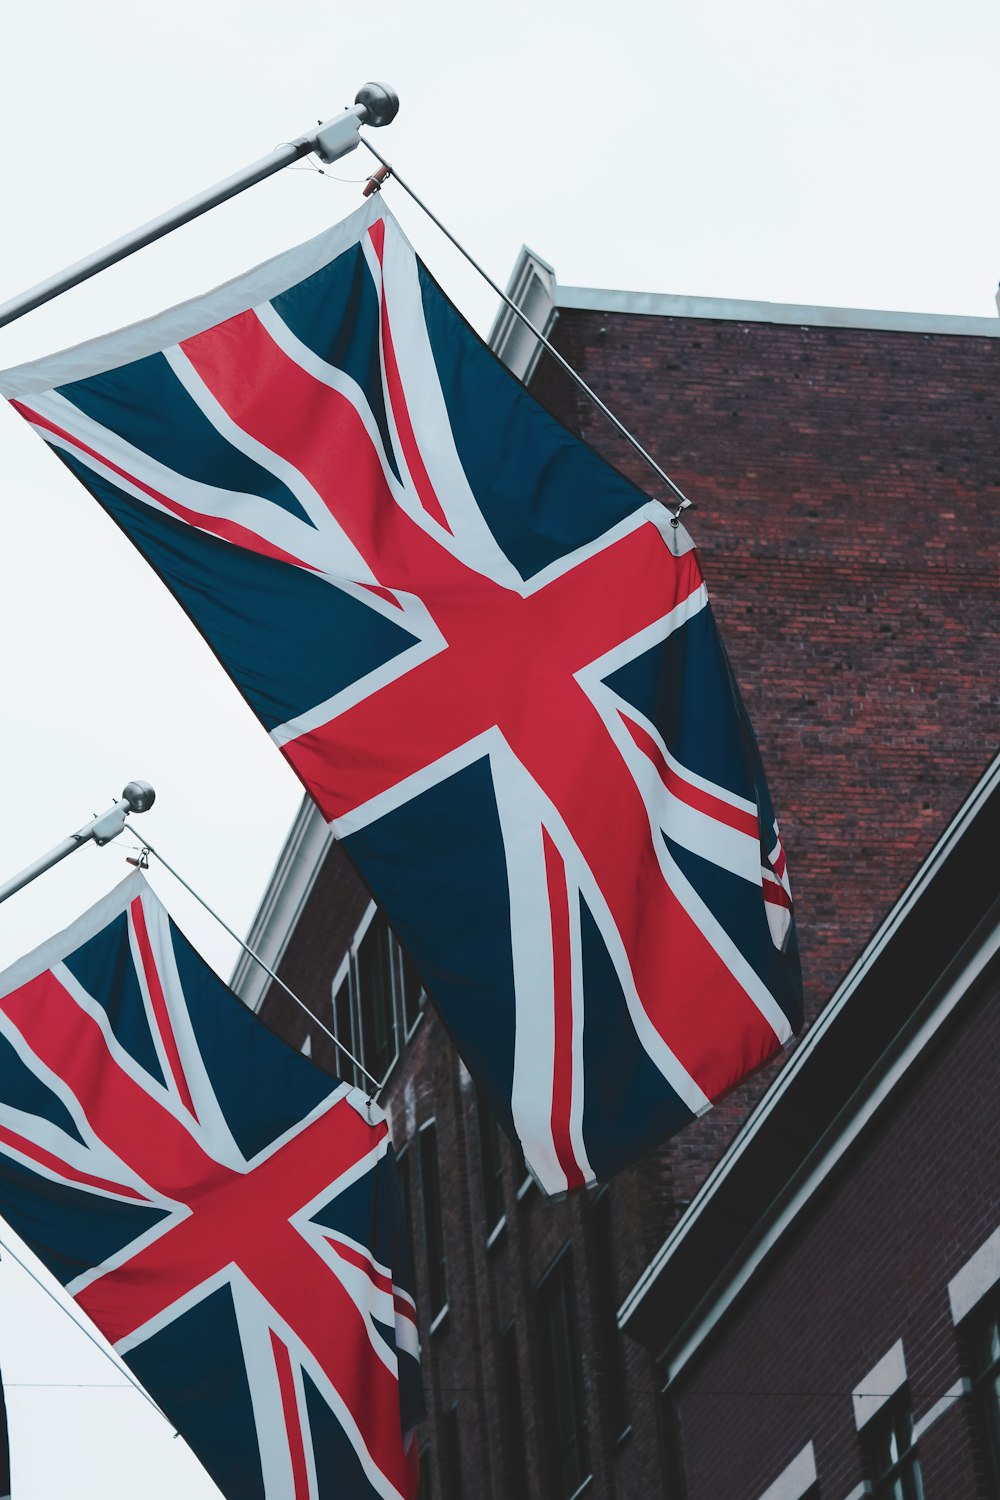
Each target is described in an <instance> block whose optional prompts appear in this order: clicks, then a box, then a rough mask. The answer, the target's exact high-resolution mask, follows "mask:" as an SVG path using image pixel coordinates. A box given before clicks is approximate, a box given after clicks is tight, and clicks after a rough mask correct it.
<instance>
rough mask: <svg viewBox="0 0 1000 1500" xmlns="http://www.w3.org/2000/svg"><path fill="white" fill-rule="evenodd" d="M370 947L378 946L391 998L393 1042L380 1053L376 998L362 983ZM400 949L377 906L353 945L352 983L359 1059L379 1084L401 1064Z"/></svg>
mask: <svg viewBox="0 0 1000 1500" xmlns="http://www.w3.org/2000/svg"><path fill="white" fill-rule="evenodd" d="M366 945H367V946H368V948H369V950H370V949H371V947H372V946H373V945H378V946H377V949H376V951H377V952H378V959H377V960H376V963H377V966H378V968H379V969H380V970H381V971H382V972H381V976H380V977H381V979H382V982H383V983H384V985H385V987H386V991H387V994H388V1028H387V1035H388V1036H389V1037H391V1041H390V1043H389V1045H388V1046H384V1045H380V1046H378V1047H377V1049H376V1037H377V1033H378V1022H379V1020H380V1016H379V1014H378V1013H377V1012H376V1010H375V1007H374V1004H373V1003H372V997H371V996H370V995H368V996H367V997H366V989H367V988H368V986H367V985H366V984H365V983H364V982H363V980H362V962H363V957H362V955H363V950H364V949H365V948H366ZM398 946H399V945H398V944H397V942H396V939H395V937H394V936H393V932H392V928H391V927H390V926H389V922H388V919H387V917H386V916H385V914H384V913H383V912H382V910H381V909H380V908H379V907H378V906H376V905H375V903H374V902H373V903H372V905H371V906H370V907H369V909H368V911H367V912H366V913H365V917H364V919H363V920H362V922H361V923H359V925H358V931H357V933H356V934H355V938H354V942H353V943H352V944H351V968H350V976H351V980H350V982H351V993H352V1006H353V1013H354V1025H355V1036H356V1037H357V1038H358V1041H359V1046H358V1050H357V1052H356V1053H355V1056H356V1057H357V1058H358V1059H359V1061H360V1062H362V1063H363V1064H364V1066H365V1067H366V1068H367V1069H368V1072H369V1073H370V1074H371V1075H372V1077H373V1078H377V1079H378V1081H379V1083H383V1082H384V1081H385V1079H387V1078H388V1077H389V1074H390V1073H391V1072H392V1070H393V1068H394V1067H395V1066H396V1064H397V1063H398V1062H399V1057H400V1053H401V1051H402V1040H401V1036H402V1028H401V1026H400V1024H399V1020H400V1018H399V1011H400V1004H399V1000H400V997H399V989H400V977H399V975H400V965H399V961H398V957H397V954H398ZM364 961H365V962H367V961H369V955H368V953H365V954H364ZM366 1000H367V1003H366ZM369 1030H371V1031H373V1032H374V1033H375V1035H373V1036H371V1037H370V1036H369Z"/></svg>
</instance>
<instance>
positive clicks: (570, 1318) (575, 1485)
mask: <svg viewBox="0 0 1000 1500" xmlns="http://www.w3.org/2000/svg"><path fill="white" fill-rule="evenodd" d="M538 1323H539V1346H540V1349H541V1356H542V1396H543V1402H544V1404H543V1417H544V1436H545V1445H546V1449H547V1454H548V1463H549V1474H550V1494H551V1495H552V1497H553V1500H572V1496H574V1495H576V1494H577V1493H578V1491H579V1490H580V1488H581V1487H582V1485H583V1484H584V1483H585V1482H586V1481H587V1480H588V1479H589V1478H590V1448H589V1443H588V1438H587V1414H586V1407H585V1405H584V1400H583V1377H582V1369H581V1364H580V1340H579V1335H578V1333H577V1319H576V1297H575V1295H574V1291H573V1257H572V1254H571V1252H570V1251H569V1249H566V1250H565V1251H563V1253H562V1255H560V1257H559V1259H558V1260H557V1261H556V1263H555V1265H554V1266H553V1267H552V1269H551V1270H550V1271H549V1272H548V1273H547V1275H546V1276H545V1278H544V1280H543V1281H542V1282H541V1285H540V1286H539V1288H538Z"/></svg>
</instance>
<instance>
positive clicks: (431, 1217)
mask: <svg viewBox="0 0 1000 1500" xmlns="http://www.w3.org/2000/svg"><path fill="white" fill-rule="evenodd" d="M417 1142H418V1150H419V1154H420V1191H421V1196H422V1198H423V1206H424V1256H425V1259H424V1269H425V1271H426V1273H427V1295H428V1298H429V1301H430V1315H431V1332H433V1330H434V1327H435V1324H436V1323H437V1321H438V1319H440V1318H441V1317H442V1316H443V1314H444V1312H445V1310H446V1308H447V1306H448V1275H447V1264H446V1261H445V1253H444V1226H443V1224H442V1221H441V1180H440V1176H439V1174H438V1154H437V1130H436V1128H435V1125H434V1121H433V1120H429V1121H428V1122H427V1124H426V1125H422V1126H421V1127H420V1131H419V1134H418V1136H417Z"/></svg>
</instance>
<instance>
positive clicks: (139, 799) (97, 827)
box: [0, 781, 156, 901]
mask: <svg viewBox="0 0 1000 1500" xmlns="http://www.w3.org/2000/svg"><path fill="white" fill-rule="evenodd" d="M155 800H156V793H155V792H154V791H153V788H152V787H151V786H150V784H149V782H148V781H130V782H129V784H128V786H127V787H126V788H125V790H124V791H123V792H122V794H121V796H120V797H119V799H118V801H117V802H113V803H112V804H111V806H110V807H109V808H108V810H107V812H103V813H101V814H100V815H99V816H98V817H96V818H91V820H90V822H89V823H84V825H83V827H82V828H80V829H78V830H77V832H76V833H71V834H70V835H69V838H65V839H63V841H62V843H61V844H57V845H56V846H55V848H54V849H50V850H49V852H48V854H42V855H41V856H40V857H39V858H38V859H36V860H34V861H33V862H32V863H31V864H30V865H28V866H27V867H26V868H25V869H23V870H22V871H21V873H20V874H19V875H14V876H12V878H11V879H10V880H8V881H6V882H5V883H4V884H3V885H0V901H6V900H7V897H8V896H13V894H14V892H15V891H20V890H22V889H23V888H24V886H26V885H30V884H31V882H32V881H33V880H34V879H36V878H37V876H39V875H43V874H44V873H45V871H46V870H50V869H51V868H52V866H53V865H57V864H58V863H59V861H60V860H61V859H65V858H66V856H67V854H73V853H75V852H76V850H77V849H82V848H83V846H84V844H86V843H89V842H90V840H91V839H93V841H94V843H95V844H97V846H98V847H100V846H101V845H102V844H108V843H110V842H111V840H112V839H116V838H117V837H118V835H119V834H120V833H121V831H122V829H123V828H124V827H125V819H126V818H127V817H128V815H129V813H132V812H136V813H141V812H146V811H147V810H148V809H149V808H151V807H152V805H153V803H154V802H155Z"/></svg>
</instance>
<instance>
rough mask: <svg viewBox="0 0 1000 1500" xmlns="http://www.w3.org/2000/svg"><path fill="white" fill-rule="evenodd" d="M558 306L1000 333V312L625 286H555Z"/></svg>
mask: <svg viewBox="0 0 1000 1500" xmlns="http://www.w3.org/2000/svg"><path fill="white" fill-rule="evenodd" d="M553 298H554V307H555V308H556V310H557V311H558V310H562V309H565V310H570V309H572V310H575V311H579V312H609V313H626V314H638V315H640V316H642V317H652V318H701V319H706V320H716V321H722V322H728V323H788V324H791V325H793V326H795V327H799V328H850V329H860V328H870V329H876V330H881V331H883V332H886V333H928V334H935V335H937V336H938V337H941V336H942V335H958V336H961V337H973V338H988V339H996V338H1000V317H997V318H972V317H963V316H960V315H958V314H954V315H953V314H950V313H922V312H888V311H882V310H880V309H877V308H858V307H813V306H810V305H808V304H805V303H796V302H743V301H740V300H739V299H735V298H729V297H685V296H677V295H675V294H673V293H671V292H626V291H614V290H607V289H605V288H603V287H586V286H559V285H558V284H556V285H554V288H553Z"/></svg>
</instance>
